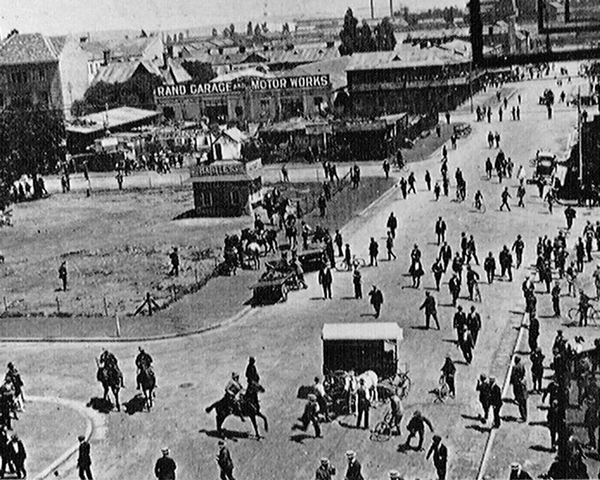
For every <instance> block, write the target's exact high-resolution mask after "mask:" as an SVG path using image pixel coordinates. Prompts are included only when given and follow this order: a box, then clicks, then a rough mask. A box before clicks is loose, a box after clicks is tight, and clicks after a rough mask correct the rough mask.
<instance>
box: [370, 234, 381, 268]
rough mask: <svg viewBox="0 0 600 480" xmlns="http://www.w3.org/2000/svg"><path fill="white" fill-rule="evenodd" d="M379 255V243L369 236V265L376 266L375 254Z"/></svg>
mask: <svg viewBox="0 0 600 480" xmlns="http://www.w3.org/2000/svg"><path fill="white" fill-rule="evenodd" d="M378 255H379V244H378V243H377V241H376V240H375V239H374V238H373V237H371V241H370V242H369V259H370V265H371V267H373V266H375V267H376V266H377V256H378Z"/></svg>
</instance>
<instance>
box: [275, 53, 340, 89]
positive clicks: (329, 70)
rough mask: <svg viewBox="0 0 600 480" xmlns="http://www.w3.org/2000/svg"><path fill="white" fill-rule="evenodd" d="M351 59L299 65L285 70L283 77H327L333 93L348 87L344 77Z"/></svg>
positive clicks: (334, 59) (335, 59)
mask: <svg viewBox="0 0 600 480" xmlns="http://www.w3.org/2000/svg"><path fill="white" fill-rule="evenodd" d="M350 60H351V57H349V56H344V57H338V58H332V59H329V60H323V61H320V62H314V63H308V64H306V65H300V66H298V67H296V68H293V69H292V70H287V71H286V72H285V73H284V74H283V76H285V77H299V76H303V75H323V74H327V75H329V81H330V82H331V88H332V90H333V91H336V90H339V89H341V88H345V87H346V86H347V85H348V80H347V77H346V67H347V66H348V64H349V63H350Z"/></svg>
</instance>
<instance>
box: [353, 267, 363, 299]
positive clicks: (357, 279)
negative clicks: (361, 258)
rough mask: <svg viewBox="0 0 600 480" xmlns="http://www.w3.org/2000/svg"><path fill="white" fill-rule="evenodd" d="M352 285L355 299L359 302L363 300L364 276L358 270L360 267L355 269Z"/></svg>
mask: <svg viewBox="0 0 600 480" xmlns="http://www.w3.org/2000/svg"><path fill="white" fill-rule="evenodd" d="M352 284H353V285H354V298H356V299H357V300H358V299H360V298H362V274H361V273H360V270H359V269H358V265H356V266H355V267H354V271H353V272H352Z"/></svg>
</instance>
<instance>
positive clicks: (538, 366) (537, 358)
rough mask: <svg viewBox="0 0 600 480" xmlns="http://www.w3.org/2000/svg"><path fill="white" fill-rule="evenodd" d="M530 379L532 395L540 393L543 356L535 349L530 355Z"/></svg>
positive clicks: (538, 349)
mask: <svg viewBox="0 0 600 480" xmlns="http://www.w3.org/2000/svg"><path fill="white" fill-rule="evenodd" d="M529 358H530V359H531V379H532V383H533V393H542V379H543V378H544V358H546V357H545V356H544V354H543V353H542V349H541V348H540V347H537V348H536V349H535V350H534V351H533V352H531V355H530V356H529Z"/></svg>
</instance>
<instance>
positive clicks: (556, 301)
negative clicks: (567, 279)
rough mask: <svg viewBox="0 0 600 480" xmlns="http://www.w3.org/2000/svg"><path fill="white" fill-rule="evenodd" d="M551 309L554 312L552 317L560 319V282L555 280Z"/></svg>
mask: <svg viewBox="0 0 600 480" xmlns="http://www.w3.org/2000/svg"><path fill="white" fill-rule="evenodd" d="M551 295H552V309H553V310H554V316H555V317H560V282H559V281H558V280H557V281H556V282H555V283H554V287H552V292H551Z"/></svg>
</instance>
